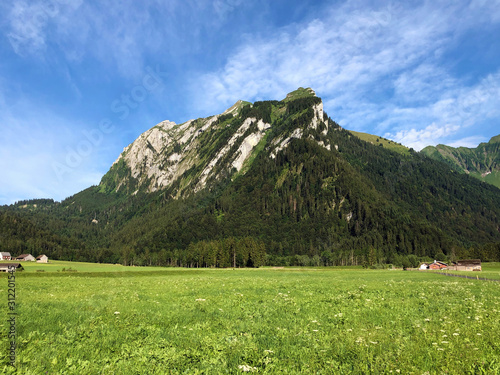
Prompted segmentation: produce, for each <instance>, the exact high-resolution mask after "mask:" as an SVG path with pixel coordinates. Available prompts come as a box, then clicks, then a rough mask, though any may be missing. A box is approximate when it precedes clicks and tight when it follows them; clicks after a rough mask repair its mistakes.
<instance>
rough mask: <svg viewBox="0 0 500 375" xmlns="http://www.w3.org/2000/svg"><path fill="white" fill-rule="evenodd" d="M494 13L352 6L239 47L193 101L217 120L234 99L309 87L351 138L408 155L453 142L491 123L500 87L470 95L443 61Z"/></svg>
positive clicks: (458, 7)
mask: <svg viewBox="0 0 500 375" xmlns="http://www.w3.org/2000/svg"><path fill="white" fill-rule="evenodd" d="M497 13H498V10H497V9H496V8H495V6H494V5H492V4H491V3H487V2H482V3H479V2H477V1H476V2H474V3H473V4H471V5H470V6H468V5H467V4H463V3H449V2H444V1H443V2H440V1H438V2H433V3H429V2H427V3H424V4H421V5H418V6H411V5H403V4H394V5H392V4H388V5H386V6H381V7H379V8H373V7H370V6H369V5H367V4H366V2H362V1H351V2H348V3H346V4H344V5H342V6H340V7H333V8H330V9H327V10H325V12H324V14H322V15H321V16H320V18H317V19H315V20H312V21H309V22H307V23H306V24H302V25H295V26H294V27H287V28H286V29H282V30H278V31H277V32H276V33H275V34H274V35H271V36H267V35H266V36H265V37H254V38H252V39H249V40H247V41H246V42H245V43H243V44H242V45H241V46H240V47H239V48H238V49H237V50H236V51H235V52H234V53H233V54H232V55H231V56H229V58H228V59H227V62H226V64H225V66H224V67H223V68H221V69H220V70H218V71H215V72H211V73H208V74H202V75H200V76H196V77H194V79H193V82H192V84H191V86H192V87H193V90H192V91H193V97H194V98H195V101H196V105H197V106H198V107H201V108H205V109H206V111H212V112H216V110H221V109H223V108H226V107H227V106H229V105H231V104H232V103H233V102H234V101H236V100H237V99H244V100H259V99H276V98H281V97H284V95H285V94H286V93H287V92H289V91H291V90H294V89H296V88H297V87H299V86H310V87H312V88H313V89H314V90H315V91H316V92H317V94H318V95H319V96H321V97H322V98H323V99H324V101H325V109H326V111H327V112H328V113H329V115H330V116H332V117H333V118H334V119H335V120H336V121H337V122H339V123H340V124H341V125H343V126H346V127H348V128H350V129H356V130H361V131H368V132H370V131H371V132H383V133H385V134H386V136H392V137H393V138H395V139H396V140H398V141H403V140H404V142H406V143H405V144H407V145H409V146H410V147H414V148H417V149H420V148H421V147H423V146H425V145H427V144H435V143H436V142H439V141H441V140H445V139H450V140H453V139H452V138H453V135H454V134H456V133H457V132H459V131H460V130H461V129H463V128H464V127H468V126H472V125H473V124H478V122H480V121H482V120H484V119H485V118H492V116H494V115H496V114H497V113H498V108H500V95H498V92H497V89H496V88H498V81H499V79H498V76H497V75H492V76H489V77H486V78H484V79H483V81H482V82H481V83H479V84H476V85H473V86H472V87H470V84H469V83H466V82H464V81H463V78H461V77H455V76H453V75H452V74H451V73H450V71H449V62H448V65H446V62H444V61H446V60H445V59H444V57H443V56H444V55H445V54H446V53H449V52H450V51H453V49H454V48H459V44H460V37H461V35H463V34H464V33H465V32H468V31H470V30H475V29H477V28H480V27H482V26H481V25H482V24H485V23H490V24H491V23H493V22H497V18H496V17H495V16H494V15H495V14H497ZM200 86H201V87H200ZM404 142H403V143H404ZM426 142H429V143H426Z"/></svg>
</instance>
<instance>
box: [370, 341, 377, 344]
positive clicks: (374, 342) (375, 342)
mask: <svg viewBox="0 0 500 375" xmlns="http://www.w3.org/2000/svg"><path fill="white" fill-rule="evenodd" d="M370 343H372V344H373V345H376V344H378V342H377V341H370Z"/></svg>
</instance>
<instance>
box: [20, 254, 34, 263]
mask: <svg viewBox="0 0 500 375" xmlns="http://www.w3.org/2000/svg"><path fill="white" fill-rule="evenodd" d="M16 260H22V261H23V262H28V261H31V262H34V261H35V257H34V256H33V255H31V254H21V255H19V256H18V257H16Z"/></svg>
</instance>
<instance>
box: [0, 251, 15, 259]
mask: <svg viewBox="0 0 500 375" xmlns="http://www.w3.org/2000/svg"><path fill="white" fill-rule="evenodd" d="M11 258H12V257H11V255H10V253H4V252H1V253H0V260H11Z"/></svg>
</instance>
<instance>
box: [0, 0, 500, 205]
mask: <svg viewBox="0 0 500 375" xmlns="http://www.w3.org/2000/svg"><path fill="white" fill-rule="evenodd" d="M106 4H107V5H104V3H103V2H98V1H84V0H71V1H70V0H29V1H17V0H12V1H7V2H2V3H1V4H0V204H10V203H13V202H15V201H17V200H21V199H29V198H42V197H43V198H54V199H56V200H61V199H64V198H66V197H68V196H70V195H73V194H75V193H77V192H79V191H81V190H83V189H84V188H86V187H88V186H91V185H96V184H98V183H99V181H100V179H101V177H102V176H103V175H104V173H106V171H107V170H108V169H109V167H110V166H111V164H112V163H113V161H114V160H116V158H117V157H118V156H119V154H120V153H121V151H122V150H123V148H124V147H126V146H127V145H128V144H130V143H131V142H133V141H134V140H135V139H136V138H137V137H138V136H139V135H140V134H141V133H142V132H144V131H146V130H147V129H149V128H151V127H153V126H154V125H155V124H156V123H158V122H160V121H163V120H171V121H175V122H176V123H182V122H184V121H187V120H189V119H192V118H198V117H206V116H209V115H212V114H217V113H221V112H222V111H224V110H225V109H226V108H228V107H229V106H231V105H232V104H233V103H234V102H235V101H236V100H238V99H243V100H248V101H255V100H266V99H282V98H284V97H285V95H286V94H287V93H288V92H290V91H292V90H294V89H296V88H297V87H300V86H302V87H312V88H313V89H314V90H315V91H316V93H317V95H318V96H320V97H321V98H323V101H324V106H325V110H326V111H327V113H328V114H329V115H330V117H332V118H333V119H334V120H335V121H337V122H338V123H340V124H341V125H342V126H344V127H346V128H347V129H351V130H357V131H362V132H368V133H372V134H377V135H382V136H385V137H388V138H391V139H394V140H396V141H398V142H401V143H403V144H404V145H407V146H409V147H413V148H415V149H417V150H420V149H421V148H423V147H425V146H426V145H431V144H432V145H435V144H438V143H444V144H449V145H453V146H467V147H475V146H477V144H479V143H480V142H485V141H488V140H489V139H490V138H491V137H492V136H494V135H497V134H499V133H500V126H499V125H500V0H490V1H486V0H476V1H470V2H469V1H428V2H417V1H408V2H404V3H403V2H384V1H369V0H363V1H347V2H336V1H318V0H315V1H312V0H311V1H308V0H301V1H292V0H286V1H285V0H273V1H259V0H257V1H250V0H247V1H243V0H214V1H204V0H197V1H194V0H169V1H160V0H156V1H153V0H150V1H147V0H146V1H143V2H137V1H131V0H130V1H115V2H113V3H112V4H113V6H110V5H109V4H111V3H109V2H108V3H106Z"/></svg>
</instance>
